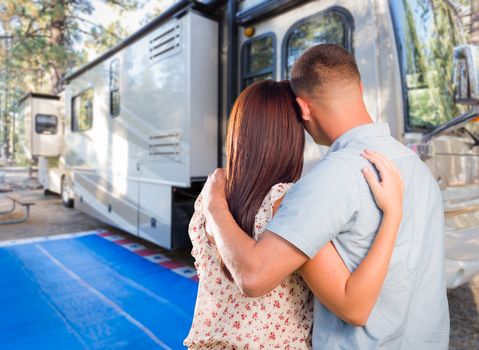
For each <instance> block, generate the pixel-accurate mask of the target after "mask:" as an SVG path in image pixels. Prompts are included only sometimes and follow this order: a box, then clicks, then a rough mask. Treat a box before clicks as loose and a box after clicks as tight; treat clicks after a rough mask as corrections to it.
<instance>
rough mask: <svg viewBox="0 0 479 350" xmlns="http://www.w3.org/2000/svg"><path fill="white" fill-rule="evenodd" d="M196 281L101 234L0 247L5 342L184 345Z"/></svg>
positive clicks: (0, 337) (55, 348)
mask: <svg viewBox="0 0 479 350" xmlns="http://www.w3.org/2000/svg"><path fill="white" fill-rule="evenodd" d="M197 288H198V285H197V282H195V281H193V280H191V279H188V278H185V277H183V276H180V275H178V274H176V273H174V272H172V271H170V270H168V269H166V268H164V267H162V266H160V265H158V264H155V263H152V262H150V261H148V260H146V259H144V258H142V257H140V256H138V255H135V254H134V253H132V252H131V251H128V250H127V249H124V248H122V247H121V246H119V245H116V244H115V243H113V242H110V241H108V240H105V239H103V238H102V237H100V236H98V235H95V234H91V235H85V236H81V237H75V238H68V239H61V240H51V241H40V242H33V243H28V244H19V245H11V246H6V247H1V248H0V349H2V350H3V349H8V350H19V349H28V350H32V349H35V350H40V349H52V350H75V349H102V350H103V349H134V350H141V349H184V346H183V345H182V344H183V339H184V338H185V337H186V336H187V334H188V330H189V328H190V325H191V320H192V317H193V311H194V304H195V298H196V292H197Z"/></svg>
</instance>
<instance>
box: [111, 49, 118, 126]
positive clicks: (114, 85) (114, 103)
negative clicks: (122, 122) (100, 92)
mask: <svg viewBox="0 0 479 350" xmlns="http://www.w3.org/2000/svg"><path fill="white" fill-rule="evenodd" d="M119 114H120V61H119V60H118V58H117V59H115V60H113V61H111V63H110V115H111V116H112V117H117V116H118V115H119Z"/></svg>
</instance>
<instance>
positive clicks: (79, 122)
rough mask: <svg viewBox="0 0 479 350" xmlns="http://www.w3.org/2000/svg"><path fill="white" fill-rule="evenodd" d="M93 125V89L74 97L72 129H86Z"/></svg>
mask: <svg viewBox="0 0 479 350" xmlns="http://www.w3.org/2000/svg"><path fill="white" fill-rule="evenodd" d="M92 125H93V89H92V88H89V89H88V90H85V91H83V92H82V93H81V94H79V95H77V96H75V97H73V99H72V131H85V130H88V129H91V127H92Z"/></svg>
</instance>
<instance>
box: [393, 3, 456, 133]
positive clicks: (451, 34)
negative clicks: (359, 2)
mask: <svg viewBox="0 0 479 350" xmlns="http://www.w3.org/2000/svg"><path fill="white" fill-rule="evenodd" d="M390 6H391V13H392V17H393V19H394V21H393V22H394V26H395V32H396V41H397V44H398V55H399V61H400V66H401V73H402V80H403V89H404V98H405V101H406V108H405V109H406V111H405V113H406V116H405V119H406V123H405V124H406V131H423V130H429V129H433V128H435V127H437V126H439V125H441V124H442V123H444V122H446V121H448V120H450V119H452V118H454V117H455V116H457V115H459V114H461V113H463V112H464V111H465V108H464V107H463V106H461V105H458V104H455V103H454V99H453V91H454V87H453V81H452V66H453V54H452V53H453V49H454V47H455V46H456V45H458V44H459V43H460V42H462V41H463V38H461V34H460V31H459V25H458V24H457V23H456V22H457V19H456V18H455V15H454V10H453V9H452V8H451V4H449V2H447V1H442V0H402V1H390Z"/></svg>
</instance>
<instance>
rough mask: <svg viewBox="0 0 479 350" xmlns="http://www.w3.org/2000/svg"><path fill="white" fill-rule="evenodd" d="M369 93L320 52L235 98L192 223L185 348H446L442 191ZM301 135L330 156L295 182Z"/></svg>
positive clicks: (351, 69)
mask: <svg viewBox="0 0 479 350" xmlns="http://www.w3.org/2000/svg"><path fill="white" fill-rule="evenodd" d="M362 95H363V86H362V83H361V78H360V74H359V71H358V68H357V64H356V62H355V60H354V57H353V55H352V54H351V53H349V52H348V51H346V50H345V49H343V48H341V47H339V46H336V45H331V44H325V45H317V46H314V47H312V48H310V49H309V50H308V51H306V52H305V53H304V54H303V55H302V56H301V57H300V58H299V59H298V60H297V62H295V64H294V66H293V69H292V72H291V81H290V82H288V81H281V82H274V81H270V80H268V81H262V82H258V83H255V84H253V85H251V86H249V87H248V88H247V89H245V90H244V91H243V92H242V93H241V95H240V96H239V97H238V99H237V100H236V103H235V105H234V107H233V110H232V112H231V116H230V120H229V126H228V133H227V141H226V152H227V162H226V169H225V170H222V169H219V170H216V171H215V173H214V174H213V175H212V176H211V177H210V178H209V180H208V182H207V184H206V185H205V188H204V189H203V191H202V194H201V195H200V197H199V198H198V200H197V202H196V204H195V214H194V215H193V218H192V220H191V223H190V230H189V231H190V232H189V234H190V237H191V240H192V243H193V250H192V254H193V256H194V257H195V260H196V262H195V265H196V267H197V270H198V276H199V287H198V297H197V301H196V307H195V314H194V319H193V324H192V327H191V330H190V333H189V335H188V337H187V339H186V340H185V345H186V346H188V347H189V348H190V349H311V348H312V349H326V350H330V349H418V350H423V349H434V350H437V349H447V347H448V342H449V312H448V304H447V296H446V282H445V272H444V235H443V224H444V216H443V215H444V214H443V209H442V199H441V193H440V190H439V188H438V186H437V183H436V181H435V179H434V178H433V176H432V175H431V173H430V172H429V170H428V169H427V167H426V166H425V165H424V164H423V163H422V162H421V160H420V159H419V158H418V157H417V155H416V154H415V153H414V152H412V151H411V150H409V149H408V148H407V147H405V146H404V145H402V144H401V143H399V142H398V141H396V140H395V139H394V138H393V137H391V135H390V132H389V128H388V126H387V125H386V124H379V123H373V121H372V119H371V117H370V116H369V114H368V112H367V110H366V106H365V104H364V102H363V97H362ZM304 129H306V131H307V132H308V133H309V134H310V135H311V136H312V138H313V139H314V141H315V142H316V143H318V144H322V145H327V146H329V151H328V153H327V154H326V155H325V156H324V158H323V159H322V160H321V161H320V162H319V163H318V164H317V165H316V166H315V167H314V168H313V169H312V170H310V171H309V172H308V173H307V174H304V175H303V176H302V177H301V171H302V166H303V148H304V143H305V139H304Z"/></svg>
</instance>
